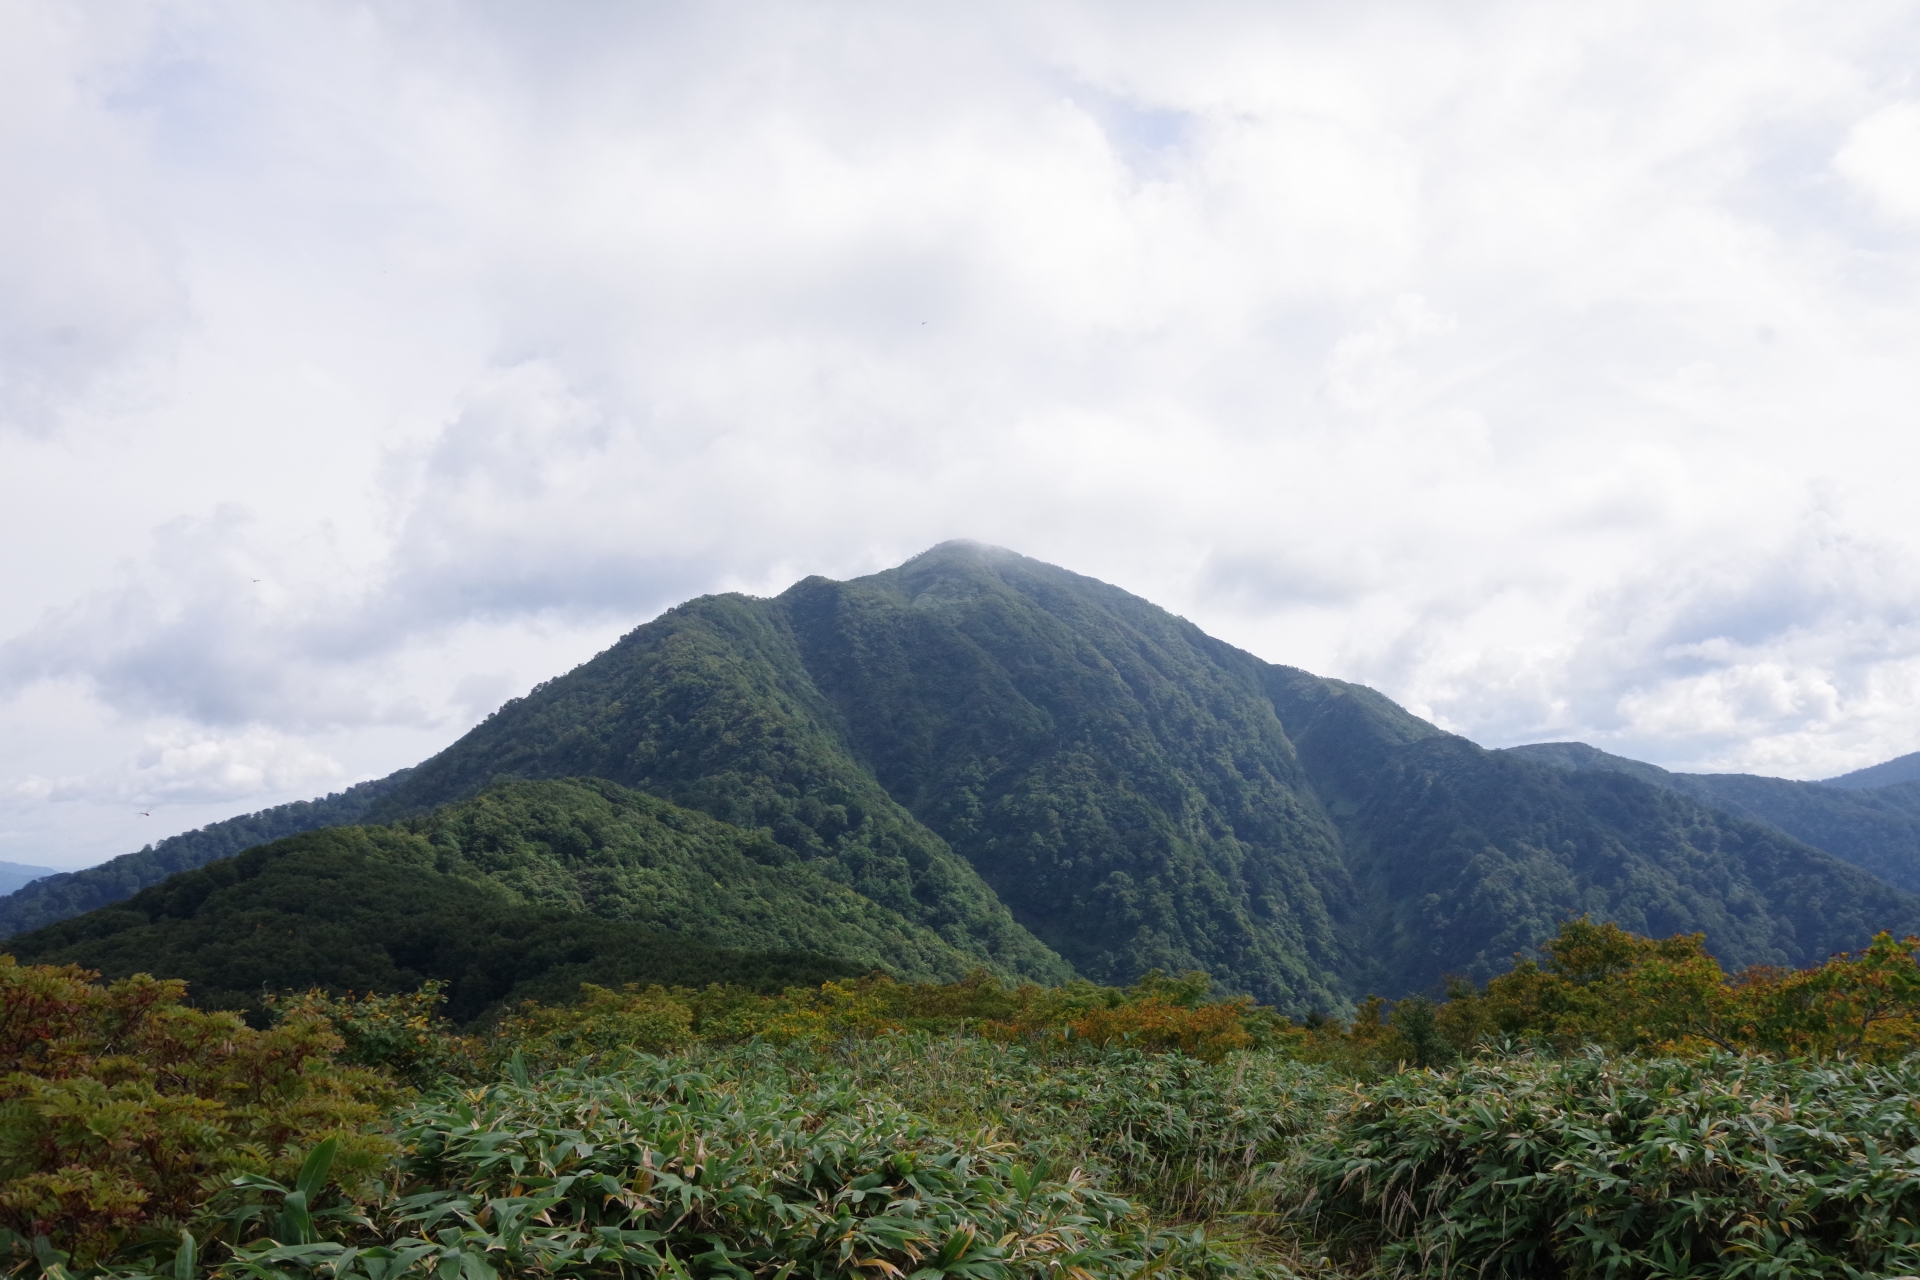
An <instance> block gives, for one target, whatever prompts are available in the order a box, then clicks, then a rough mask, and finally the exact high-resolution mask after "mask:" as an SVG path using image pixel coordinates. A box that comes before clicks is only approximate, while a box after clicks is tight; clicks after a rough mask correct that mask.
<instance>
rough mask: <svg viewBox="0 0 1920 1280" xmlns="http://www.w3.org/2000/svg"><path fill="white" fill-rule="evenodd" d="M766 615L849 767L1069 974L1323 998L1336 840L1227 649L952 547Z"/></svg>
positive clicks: (1159, 616)
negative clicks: (820, 700) (792, 645)
mask: <svg viewBox="0 0 1920 1280" xmlns="http://www.w3.org/2000/svg"><path fill="white" fill-rule="evenodd" d="M779 603H780V605H781V606H782V607H783V608H784V611H785V613H786V615H787V617H788V618H789V619H790V620H791V621H790V625H791V626H792V629H793V632H794V635H795V638H796V640H797V642H798V644H799V646H800V652H801V655H802V657H803V659H804V660H805V662H806V665H807V670H808V671H809V673H810V674H811V675H812V677H813V680H814V683H815V686H816V687H817V688H819V689H820V690H821V692H822V693H823V694H824V695H825V696H826V698H827V700H828V701H829V703H830V704H831V705H832V707H833V709H834V711H835V712H836V713H837V715H838V717H839V719H840V721H841V723H842V724H843V725H844V726H845V729H844V733H845V737H846V741H847V743H848V745H849V747H850V748H851V749H852V751H853V752H854V754H855V755H856V756H857V758H858V759H859V760H860V761H861V762H862V764H864V765H865V766H866V767H867V768H869V769H871V770H872V771H873V773H874V774H875V776H876V777H878V778H879V780H880V781H881V782H882V783H883V784H884V785H885V786H886V788H887V789H888V791H889V792H890V793H891V794H892V795H893V796H894V797H895V798H897V799H898V800H900V802H901V803H903V804H905V805H906V806H907V807H908V808H909V809H910V810H911V811H912V812H913V813H914V815H915V816H916V817H917V818H919V819H920V820H921V821H922V822H924V823H926V824H927V825H928V826H930V827H932V828H933V829H934V830H935V831H937V832H938V833H939V834H940V835H941V836H942V837H943V838H945V839H946V840H947V841H948V842H949V844H950V845H951V846H952V847H953V848H954V849H955V850H956V851H958V852H959V853H961V854H962V855H963V856H964V857H966V858H967V860H968V861H969V862H971V863H972V864H973V865H974V866H975V867H976V868H978V869H979V871H980V873H981V874H982V875H983V876H984V877H985V878H986V880H987V882H988V883H989V884H990V885H992V886H993V888H994V889H995V891H996V892H997V893H998V894H999V895H1000V897H1001V899H1002V900H1003V901H1004V902H1006V903H1007V905H1008V906H1009V907H1011V908H1012V909H1013V911H1014V914H1015V915H1016V917H1017V918H1019V919H1020V920H1021V922H1022V923H1024V924H1026V925H1027V926H1028V927H1029V928H1030V929H1032V930H1033V931H1034V932H1035V933H1037V934H1038V935H1039V936H1040V937H1041V939H1042V940H1044V941H1046V942H1047V943H1048V944H1050V945H1051V946H1053V947H1054V948H1055V949H1056V950H1058V951H1059V952H1060V953H1061V954H1062V955H1064V956H1066V957H1067V958H1068V959H1069V960H1071V961H1072V962H1073V963H1074V965H1075V966H1076V967H1077V968H1078V969H1079V970H1080V971H1081V972H1082V973H1084V974H1086V975H1088V976H1089V977H1092V978H1094V979H1096V980H1098V981H1103V982H1117V981H1126V980H1130V979H1131V978H1132V977H1134V976H1136V975H1137V974H1139V973H1140V972H1141V971H1142V970H1143V969H1146V968H1150V967H1160V968H1165V969H1171V970H1179V969H1188V968H1202V969H1207V970H1209V971H1210V972H1212V973H1213V974H1214V975H1215V977H1216V978H1217V979H1218V980H1220V981H1221V982H1223V983H1224V984H1226V985H1228V986H1230V987H1232V988H1234V989H1239V990H1248V991H1252V992H1254V993H1255V994H1256V995H1259V996H1260V997H1261V998H1263V999H1267V1000H1278V1001H1280V1002H1282V1003H1292V1004H1302V1003H1337V1002H1338V1001H1339V1000H1340V999H1341V993H1340V990H1339V987H1338V984H1337V982H1336V981H1329V979H1330V978H1331V977H1332V976H1333V975H1337V974H1339V973H1340V972H1341V971H1342V970H1343V968H1345V966H1346V964H1347V956H1346V953H1345V952H1344V950H1343V943H1342V939H1341V937H1340V934H1339V931H1338V927H1337V920H1336V916H1337V913H1338V912H1339V911H1340V910H1341V909H1342V908H1343V907H1344V906H1345V905H1346V902H1347V898H1348V896H1349V888H1348V883H1347V876H1346V871H1345V869H1344V867H1343V866H1342V865H1341V862H1340V857H1339V848H1338V837H1337V835H1336V834H1335V832H1334V831H1333V829H1332V828H1331V826H1330V825H1329V824H1328V822H1327V819H1326V816H1325V814H1323V813H1322V812H1321V811H1320V808H1319V805H1318V804H1317V803H1316V801H1315V800H1314V797H1313V795H1312V793H1311V791H1310V790H1309V789H1308V788H1307V786H1306V784H1305V780H1304V778H1303V777H1302V776H1301V775H1300V770H1299V766H1298V763H1297V761H1296V760H1295V758H1294V753H1293V749H1292V745H1291V744H1290V743H1289V742H1288V741H1287V738H1286V735H1285V734H1284V733H1283V732H1282V731H1281V728H1280V724H1279V722H1278V720H1277V719H1276V718H1275V716H1274V714H1273V708H1272V706H1271V704H1270V703H1269V702H1268V701H1267V699H1266V697H1265V695H1264V692H1263V691H1262V688H1261V685H1260V675H1259V667H1260V665H1261V664H1259V663H1258V662H1257V661H1256V660H1254V659H1252V658H1251V657H1250V656H1249V655H1246V654H1242V653H1239V652H1238V651H1236V650H1232V649H1230V648H1228V647H1227V646H1224V645H1221V644H1219V643H1218V642H1216V641H1213V640H1211V639H1209V638H1208V637H1207V636H1205V635H1204V634H1203V633H1201V632H1200V631H1199V630H1198V628H1196V627H1193V626H1192V625H1191V624H1188V623H1186V622H1183V621H1181V620H1180V619H1177V618H1174V617H1172V616H1171V615H1169V614H1167V613H1165V612H1164V611H1162V610H1160V609H1157V608H1154V607H1153V606H1151V605H1147V604H1146V603H1145V602H1144V601H1140V600H1138V599H1136V598H1135V597H1132V596H1129V595H1127V594H1126V593H1124V592H1121V591H1118V590H1116V589H1114V588H1112V587H1109V586H1106V585H1105V584H1103V583H1099V582H1095V581H1093V580H1092V579H1088V578H1083V577H1080V576H1078V575H1076V574H1070V573H1067V572H1065V571H1064V570H1060V569H1056V568H1053V567H1052V566H1048V565H1041V564H1038V563H1036V562H1033V561H1029V560H1025V559H1023V558H1021V557H1017V556H1011V555H1007V554H1005V553H997V554H996V553H992V552H987V551H985V550H984V549H982V548H977V547H971V546H957V547H947V548H941V549H938V550H936V551H934V552H932V553H929V554H928V555H925V556H921V557H919V558H917V559H915V560H913V561H911V562H909V563H908V564H907V565H905V566H903V567H902V568H900V569H897V570H893V571H891V572H888V573H883V574H878V575H875V576H874V577H871V578H864V579H860V580H858V581H856V582H851V583H835V582H828V581H826V580H824V579H809V580H808V581H806V582H803V583H801V584H799V585H798V586H796V587H794V588H793V589H792V590H790V591H788V592H787V593H786V594H785V595H783V596H782V597H781V598H780V601H779Z"/></svg>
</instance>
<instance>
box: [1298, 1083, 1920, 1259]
mask: <svg viewBox="0 0 1920 1280" xmlns="http://www.w3.org/2000/svg"><path fill="white" fill-rule="evenodd" d="M1917 1090H1920V1067H1916V1066H1914V1065H1911V1064H1908V1065H1902V1066H1900V1067H1896V1068H1888V1067H1878V1066H1873V1065H1869V1064H1861V1063H1851V1064H1827V1065H1808V1064H1805V1063H1793V1062H1788V1063H1772V1062H1769V1061H1767V1060H1765V1059H1761V1058H1753V1057H1741V1056H1735V1055H1727V1054H1717V1055H1713V1056H1710V1057H1706V1058H1701V1059H1688V1060H1681V1059H1644V1058H1631V1057H1628V1058H1616V1057H1608V1056H1603V1055H1599V1054H1595V1055H1584V1056H1578V1057H1575V1058H1572V1059H1568V1060H1564V1061H1549V1060H1532V1059H1517V1060H1507V1061H1498V1062H1484V1061H1483V1062H1478V1063H1474V1064H1471V1065H1468V1066H1465V1067H1463V1068H1461V1069H1460V1070H1458V1071H1457V1072H1447V1073H1435V1072H1425V1071H1412V1072H1406V1073H1403V1074H1400V1075H1396V1076H1393V1077H1391V1078H1389V1079H1387V1080H1384V1081H1382V1082H1380V1083H1379V1084H1376V1085H1373V1086H1371V1087H1369V1088H1368V1089H1366V1090H1365V1091H1363V1092H1361V1093H1359V1094H1358V1095H1357V1097H1356V1100H1355V1102H1354V1104H1353V1105H1352V1106H1351V1107H1350V1108H1349V1109H1348V1110H1346V1111H1345V1112H1344V1114H1342V1115H1340V1116H1339V1118H1338V1120H1337V1122H1336V1123H1335V1124H1334V1126H1333V1127H1332V1128H1331V1129H1330V1130H1329V1131H1327V1132H1326V1133H1324V1134H1322V1135H1320V1136H1318V1137H1316V1138H1314V1139H1312V1140H1311V1141H1310V1142H1309V1143H1308V1144H1307V1147H1306V1152H1305V1156H1304V1159H1303V1165H1302V1168H1303V1172H1304V1176H1305V1178H1306V1180H1307V1183H1308V1186H1309V1187H1310V1188H1311V1194H1310V1195H1309V1197H1308V1200H1307V1205H1308V1209H1309V1211H1310V1212H1311V1214H1312V1215H1313V1217H1314V1218H1315V1220H1316V1221H1317V1225H1318V1227H1319V1229H1321V1230H1324V1231H1329V1232H1331V1233H1333V1234H1334V1235H1336V1236H1337V1237H1341V1238H1343V1239H1344V1240H1345V1241H1346V1242H1347V1244H1348V1246H1349V1247H1350V1248H1351V1249H1352V1250H1353V1251H1354V1252H1356V1253H1358V1254H1359V1255H1361V1256H1362V1258H1363V1260H1364V1258H1365V1257H1366V1255H1369V1254H1377V1258H1375V1261H1376V1262H1377V1264H1378V1266H1379V1268H1380V1270H1381V1271H1382V1272H1383V1273H1384V1274H1392V1275H1429V1274H1440V1275H1446V1274H1452V1273H1459V1274H1473V1275H1484V1276H1515V1277H1519V1276H1536V1275H1555V1274H1565V1275H1569V1276H1628V1275H1635V1276H1660V1275H1687V1276H1700V1277H1713V1276H1726V1277H1733V1276H1765V1275H1778V1276H1835V1277H1841V1276H1846V1277H1857V1276H1869V1275H1898V1274H1907V1273H1912V1272H1914V1271H1916V1270H1920V1231H1917V1230H1916V1229H1915V1227H1914V1225H1913V1224H1914V1223H1915V1222H1916V1221H1920V1116H1916V1113H1915V1109H1914V1105H1913V1099H1914V1097H1915V1096H1916V1091H1917Z"/></svg>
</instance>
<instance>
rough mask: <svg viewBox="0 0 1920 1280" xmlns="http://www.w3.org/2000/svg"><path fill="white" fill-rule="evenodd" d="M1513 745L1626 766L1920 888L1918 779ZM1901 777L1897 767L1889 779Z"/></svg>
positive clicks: (1555, 761)
mask: <svg viewBox="0 0 1920 1280" xmlns="http://www.w3.org/2000/svg"><path fill="white" fill-rule="evenodd" d="M1508 750H1509V751H1511V752H1513V753H1514V754H1517V755H1522V756H1525V757H1526V758H1527V759H1529V760H1536V761H1539V762H1541V763H1543V764H1549V765H1553V766H1554V767H1557V768H1561V769H1567V770H1572V771H1576V772H1603V773H1624V774H1627V775H1629V776H1631V777H1635V778H1639V779H1640V780H1641V781H1643V782H1649V783H1652V784H1653V785H1654V786H1656V787H1661V788H1663V789H1665V790H1668V791H1677V792H1679V793H1680V794H1681V795H1684V796H1686V797H1688V798H1689V799H1692V800H1695V801H1698V802H1699V803H1700V804H1703V805H1706V806H1707V807H1708V808H1710V809H1719V810H1721V811H1722V812H1725V813H1729V814H1732V815H1733V816H1734V817H1736V818H1744V819H1746V820H1747V821H1749V822H1759V823H1764V824H1766V825H1767V826H1770V827H1774V828H1776V829H1778V830H1780V831H1783V832H1785V833H1786V834H1787V835H1790V836H1792V837H1793V838H1794V839H1796V840H1804V841H1806V842H1807V843H1808V844H1810V845H1813V846H1814V847H1815V848H1818V849H1822V850H1825V851H1826V852H1828V853H1830V854H1832V855H1833V856H1834V857H1836V858H1839V859H1840V860H1841V861H1842V862H1847V863H1851V864H1852V865H1854V866H1856V867H1859V868H1860V869H1861V870H1862V871H1866V872H1868V873H1870V874H1872V875H1874V876H1877V877H1879V878H1880V879H1881V880H1884V881H1886V882H1887V883H1888V884H1890V885H1892V886H1893V887H1894V888H1896V889H1903V890H1905V891H1906V892H1908V893H1920V804H1916V801H1917V800H1920V786H1917V785H1915V784H1914V783H1912V782H1906V783H1905V784H1904V785H1880V786H1873V787H1870V788H1867V789H1856V788H1853V787H1844V788H1843V787H1838V786H1832V785H1829V784H1826V783H1819V782H1792V781H1789V780H1788V779H1786V778H1763V777H1756V776H1755V775H1753V774H1747V773H1670V772H1669V771H1667V770H1665V769H1662V768H1659V767H1657V766H1655V765H1650V764H1644V763H1642V762H1641V761H1638V760H1628V759H1625V758H1623V757H1621V756H1615V755H1608V754H1607V753H1606V752H1604V751H1597V750H1595V749H1594V748H1592V747H1589V746H1587V745H1586V744H1585V743H1581V742H1542V743H1535V744H1533V745H1531V746H1525V747H1510V748H1508ZM1888 763H1889V764H1891V765H1895V766H1900V765H1901V761H1889V762H1888ZM1863 772H1867V771H1863ZM1899 776H1900V775H1899V773H1898V769H1896V770H1894V771H1893V773H1892V774H1890V775H1888V779H1887V781H1888V783H1889V784H1892V783H1894V782H1895V781H1896V780H1897V778H1898V777H1899Z"/></svg>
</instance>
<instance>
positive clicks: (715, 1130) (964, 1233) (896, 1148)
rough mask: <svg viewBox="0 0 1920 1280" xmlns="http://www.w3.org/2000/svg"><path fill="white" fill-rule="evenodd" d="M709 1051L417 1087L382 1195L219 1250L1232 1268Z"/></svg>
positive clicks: (850, 1265)
mask: <svg viewBox="0 0 1920 1280" xmlns="http://www.w3.org/2000/svg"><path fill="white" fill-rule="evenodd" d="M752 1061H753V1060H752V1059H751V1058H749V1059H748V1060H746V1061H745V1062H744V1063H742V1064H740V1065H746V1066H748V1067H751V1066H752ZM609 1065H613V1064H609ZM709 1065H710V1066H712V1067H714V1068H716V1069H714V1070H711V1071H697V1070H690V1069H689V1067H688V1064H687V1063H684V1062H679V1061H675V1060H673V1059H660V1058H648V1057H639V1058H634V1059H631V1060H629V1061H626V1062H623V1063H619V1064H617V1069H615V1070H612V1071H609V1072H606V1073H604V1074H598V1073H584V1072H581V1071H576V1070H573V1069H559V1070H555V1071H553V1072H550V1073H549V1074H547V1075H545V1076H543V1077H541V1078H540V1079H539V1080H538V1081H536V1082H534V1083H531V1084H519V1083H515V1082H511V1081H509V1082H504V1083H501V1084H497V1085H493V1086H490V1087H488V1088H486V1089H484V1090H479V1091H474V1092H471V1093H466V1094H446V1095H443V1096H441V1097H439V1098H434V1099H427V1100H423V1101H422V1102H421V1103H420V1104H418V1105H417V1106H415V1107H414V1108H412V1109H411V1110H410V1111H409V1112H408V1113H406V1114H405V1115H403V1116H402V1118H401V1129H400V1137H401V1140H402V1142H403V1144H404V1145H405V1148H406V1150H407V1152H408V1155H407V1156H406V1157H405V1159H404V1160H403V1162H402V1165H401V1168H400V1173H401V1176H402V1178H403V1182H402V1184H401V1185H400V1187H399V1188H398V1191H399V1194H398V1195H397V1196H396V1197H395V1198H393V1199H391V1200H390V1201H388V1202H387V1203H385V1204H384V1205H383V1206H381V1207H380V1208H379V1209H377V1210H376V1211H374V1212H373V1213H372V1214H371V1215H370V1216H369V1217H368V1218H366V1219H365V1220H363V1221H362V1222H361V1223H360V1224H358V1225H353V1224H349V1223H346V1222H344V1220H342V1222H341V1225H340V1228H339V1231H338V1238H335V1239H331V1240H323V1241H315V1242H307V1243H298V1242H296V1243H288V1242H283V1241H263V1242H261V1243H260V1244H258V1245H256V1246H253V1247H250V1248H246V1249H243V1250H241V1251H239V1252H238V1254H237V1255H236V1259H235V1260H236V1263H237V1264H238V1267H239V1268H244V1269H246V1270H248V1271H251V1272H253V1273H255V1274H261V1275H271V1274H273V1273H275V1272H278V1273H279V1274H282V1275H286V1274H299V1273H303V1272H304V1273H308V1274H314V1273H322V1272H324V1273H325V1274H326V1275H327V1276H329V1277H330V1278H332V1280H349V1278H352V1277H367V1278H368V1280H386V1278H388V1277H395V1276H399V1275H409V1276H425V1275H430V1274H438V1275H442V1276H447V1275H458V1276H464V1277H469V1278H471V1280H487V1278H490V1277H495V1276H498V1275H501V1274H508V1275H516V1274H541V1275H608V1274H622V1273H631V1272H636V1271H637V1272H640V1273H642V1274H649V1275H670V1276H682V1277H685V1276H690V1275H703V1276H729V1277H742V1278H743V1280H744V1278H745V1277H749V1276H753V1275H776V1274H777V1275H806V1276H820V1277H856V1276H860V1277H885V1276H892V1277H900V1276H905V1275H909V1274H917V1275H921V1276H923V1277H926V1278H927V1280H931V1278H932V1277H934V1276H951V1277H955V1278H956V1280H1010V1278H1012V1277H1028V1276H1031V1277H1042V1276H1048V1277H1052V1276H1061V1277H1071V1276H1081V1277H1091V1276H1095V1275H1112V1276H1121V1275H1128V1274H1133V1273H1144V1272H1146V1271H1150V1270H1164V1271H1165V1272H1166V1273H1168V1274H1177V1275H1186V1276H1193V1277H1202V1278H1204V1277H1215V1276H1225V1275H1228V1274H1231V1273H1233V1269H1234V1262H1233V1259H1232V1256H1231V1255H1229V1254H1226V1253H1223V1252H1221V1251H1220V1250H1219V1249H1218V1248H1216V1247H1214V1246H1212V1245H1210V1244H1209V1243H1208V1242H1207V1241H1206V1240H1205V1238H1204V1237H1196V1236H1194V1235H1193V1234H1192V1233H1180V1234H1172V1233H1165V1232H1161V1231H1156V1230H1154V1229H1153V1228H1152V1227H1151V1226H1150V1225H1149V1224H1148V1223H1147V1222H1146V1221H1145V1220H1144V1218H1143V1217H1142V1216H1141V1215H1139V1214H1138V1213H1137V1212H1135V1211H1134V1210H1133V1208H1132V1206H1131V1205H1129V1204H1128V1203H1127V1202H1126V1201H1125V1200H1122V1199H1120V1198H1118V1197H1116V1196H1113V1195H1111V1194H1108V1193H1105V1192H1102V1191H1100V1190H1098V1189H1097V1188H1096V1187H1094V1186H1093V1185H1092V1184H1091V1183H1090V1181H1089V1180H1088V1179H1087V1178H1086V1177H1085V1176H1084V1175H1081V1174H1079V1173H1077V1172H1070V1173H1068V1174H1066V1175H1065V1176H1063V1177H1057V1178H1056V1177H1053V1176H1050V1175H1049V1174H1048V1173H1047V1172H1046V1171H1045V1170H1043V1169H1040V1168H1036V1167H1033V1166H1030V1165H1027V1164H1023V1163H1022V1162H1021V1161H1019V1160H1018V1159H1017V1158H1015V1155H1014V1154H1013V1153H1012V1152H1011V1151H1009V1150H1008V1149H1007V1148H1006V1147H1005V1146H1004V1145H1002V1144H998V1143H995V1142H993V1141H991V1140H988V1139H981V1138H973V1139H959V1138H955V1137H953V1136H951V1135H949V1134H947V1133H943V1132H942V1131H941V1130H940V1129H939V1128H938V1127H936V1126H934V1125H932V1124H930V1123H929V1122H928V1121H926V1120H925V1119H923V1118H919V1117H916V1116H914V1115H912V1114H910V1113H909V1112H907V1111H906V1110H904V1109H902V1108H900V1107H898V1106H896V1105H893V1104H891V1103H889V1102H888V1101H886V1100H885V1099H874V1098H870V1097H862V1096H860V1095H859V1094H858V1093H857V1092H855V1091H852V1090H849V1089H847V1088H845V1087H844V1081H840V1080H833V1081H826V1080H823V1081H821V1082H819V1083H818V1084H817V1085H816V1087H814V1088H812V1089H811V1090H803V1091H796V1090H793V1089H791V1088H788V1087H781V1086H775V1085H773V1084H771V1083H770V1082H769V1081H767V1080H766V1079H764V1078H757V1077H756V1076H755V1075H753V1074H747V1073H740V1072H736V1071H732V1070H728V1069H727V1067H726V1064H724V1063H718V1062H716V1063H712V1064H709Z"/></svg>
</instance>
